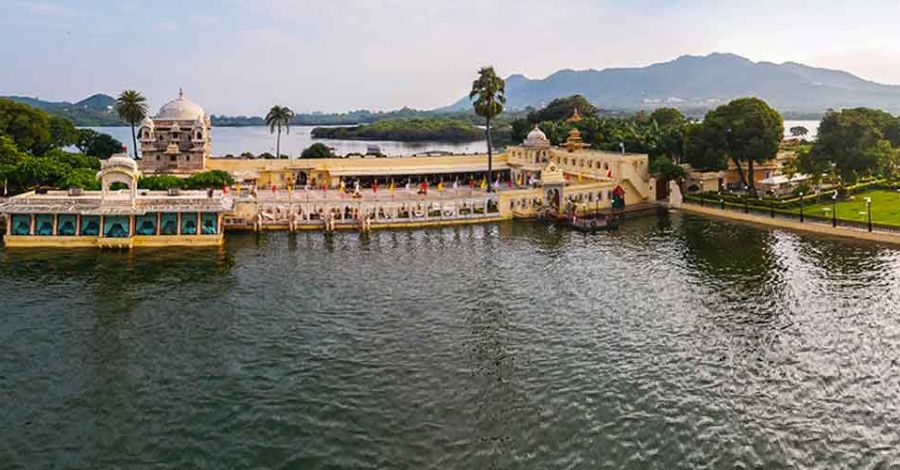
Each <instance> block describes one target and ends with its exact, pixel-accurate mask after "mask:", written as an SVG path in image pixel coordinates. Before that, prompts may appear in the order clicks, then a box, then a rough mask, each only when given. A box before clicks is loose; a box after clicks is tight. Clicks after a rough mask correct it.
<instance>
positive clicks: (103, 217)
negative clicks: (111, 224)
mask: <svg viewBox="0 0 900 470" xmlns="http://www.w3.org/2000/svg"><path fill="white" fill-rule="evenodd" d="M104 225H106V216H105V215H102V214H101V215H100V233H98V234H97V236H99V237H103V235H104V234H105V233H104V231H103V228H104Z"/></svg>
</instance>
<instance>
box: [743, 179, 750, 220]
mask: <svg viewBox="0 0 900 470" xmlns="http://www.w3.org/2000/svg"><path fill="white" fill-rule="evenodd" d="M749 189H750V188H748V187H747V185H744V213H745V214H746V213H747V212H748V210H747V191H749Z"/></svg>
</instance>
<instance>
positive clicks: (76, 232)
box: [75, 214, 81, 237]
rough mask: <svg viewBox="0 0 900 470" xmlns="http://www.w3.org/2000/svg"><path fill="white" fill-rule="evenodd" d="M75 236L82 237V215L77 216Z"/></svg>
mask: <svg viewBox="0 0 900 470" xmlns="http://www.w3.org/2000/svg"><path fill="white" fill-rule="evenodd" d="M75 236H76V237H78V236H81V214H75Z"/></svg>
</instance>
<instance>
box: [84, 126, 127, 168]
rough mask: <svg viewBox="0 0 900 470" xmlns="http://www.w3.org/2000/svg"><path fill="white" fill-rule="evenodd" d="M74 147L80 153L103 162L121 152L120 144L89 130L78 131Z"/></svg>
mask: <svg viewBox="0 0 900 470" xmlns="http://www.w3.org/2000/svg"><path fill="white" fill-rule="evenodd" d="M75 146H76V147H78V150H80V151H81V153H85V154H87V155H90V156H92V157H97V158H101V159H104V160H105V159H107V158H109V157H110V156H112V155H113V154H116V153H119V152H121V151H122V142H119V141H118V140H116V139H114V138H113V137H111V136H110V135H109V134H103V133H100V132H97V131H94V130H91V129H78V139H77V141H76V142H75Z"/></svg>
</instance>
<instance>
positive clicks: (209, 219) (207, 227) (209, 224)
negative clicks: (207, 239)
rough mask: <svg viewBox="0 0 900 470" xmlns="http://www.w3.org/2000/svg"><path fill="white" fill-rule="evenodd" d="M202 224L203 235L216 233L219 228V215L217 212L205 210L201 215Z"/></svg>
mask: <svg viewBox="0 0 900 470" xmlns="http://www.w3.org/2000/svg"><path fill="white" fill-rule="evenodd" d="M200 224H201V226H202V233H203V235H215V234H216V232H218V230H219V215H218V214H216V213H209V212H204V213H203V214H202V215H201V216H200Z"/></svg>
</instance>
